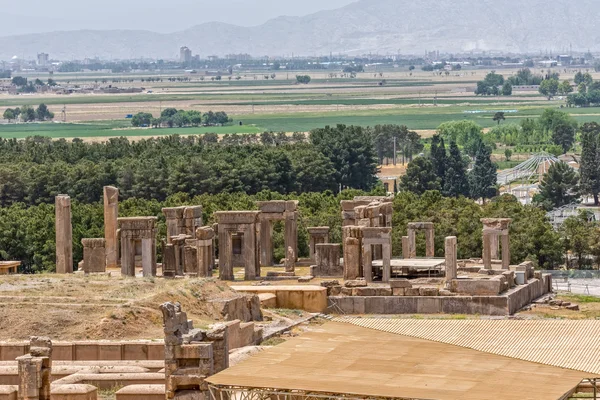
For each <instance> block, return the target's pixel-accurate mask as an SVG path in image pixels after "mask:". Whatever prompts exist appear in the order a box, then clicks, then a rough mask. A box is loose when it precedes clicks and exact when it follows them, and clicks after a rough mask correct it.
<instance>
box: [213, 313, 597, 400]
mask: <svg viewBox="0 0 600 400" xmlns="http://www.w3.org/2000/svg"><path fill="white" fill-rule="evenodd" d="M588 376H589V374H587V373H585V372H580V371H572V370H569V369H564V368H557V367H552V366H548V365H540V364H535V363H531V362H527V361H522V360H517V359H514V358H508V357H502V356H498V355H495V354H489V353H485V352H480V351H476V350H472V349H467V348H464V347H459V346H452V345H448V344H445V343H439V342H434V341H431V340H424V339H419V338H414V337H410V336H405V335H396V334H393V333H388V332H379V331H374V330H372V329H368V328H364V327H360V326H355V325H352V324H344V323H339V322H328V323H326V324H324V325H321V326H312V327H311V329H310V331H308V332H304V333H303V334H302V335H300V336H298V337H295V338H292V339H290V340H288V341H286V342H285V343H282V344H280V345H278V346H275V347H273V348H271V349H268V350H265V351H262V352H259V353H257V354H254V355H252V356H251V357H250V358H248V359H246V360H244V361H242V362H240V363H239V364H236V365H234V366H233V367H231V368H228V369H225V370H223V371H221V372H219V373H218V374H215V375H212V376H210V377H208V378H207V379H206V380H207V382H209V383H210V384H211V385H215V386H219V387H242V388H247V389H252V388H258V389H260V388H264V389H270V390H274V391H292V394H289V393H288V398H291V397H297V398H302V394H303V393H311V394H312V393H317V394H336V395H337V394H347V395H351V396H353V397H365V398H371V397H383V398H393V399H397V398H402V399H437V400H498V399H503V400H550V399H560V398H563V396H564V395H565V394H567V393H569V392H570V391H571V390H573V389H574V388H575V387H576V386H577V385H578V384H579V383H580V382H581V381H582V379H584V378H587V377H588ZM332 397H333V396H332Z"/></svg>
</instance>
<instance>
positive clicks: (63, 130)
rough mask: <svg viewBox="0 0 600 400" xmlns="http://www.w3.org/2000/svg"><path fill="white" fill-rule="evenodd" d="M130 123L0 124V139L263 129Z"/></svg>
mask: <svg viewBox="0 0 600 400" xmlns="http://www.w3.org/2000/svg"><path fill="white" fill-rule="evenodd" d="M130 126H131V125H130V123H129V122H120V121H119V122H109V123H106V124H102V123H91V124H62V123H42V124H18V125H15V124H11V125H0V137H2V138H5V139H8V138H16V139H23V138H26V137H29V136H36V135H39V136H47V137H51V138H76V137H79V138H89V137H108V136H115V137H118V136H162V135H182V136H188V135H201V134H204V133H216V134H219V135H223V134H227V133H244V134H247V133H260V132H262V130H261V129H259V128H257V127H254V126H218V127H190V128H162V129H126V128H129V127H130Z"/></svg>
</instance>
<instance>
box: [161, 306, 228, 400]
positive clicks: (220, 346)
mask: <svg viewBox="0 0 600 400" xmlns="http://www.w3.org/2000/svg"><path fill="white" fill-rule="evenodd" d="M160 309H161V311H162V314H163V327H164V332H165V389H166V398H167V399H178V398H180V399H183V398H190V399H192V398H196V397H195V396H196V395H197V394H199V393H205V394H207V391H208V386H207V384H206V382H205V379H206V378H207V377H209V376H211V375H213V374H215V373H217V372H219V371H222V370H224V369H225V368H228V367H229V344H228V337H227V327H226V326H225V325H220V326H218V327H216V328H215V329H212V330H209V331H203V330H200V329H194V328H193V324H192V321H189V320H188V319H187V314H186V313H185V312H183V311H182V310H181V305H179V303H164V304H162V305H161V306H160ZM186 396H189V397H186Z"/></svg>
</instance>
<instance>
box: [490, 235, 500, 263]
mask: <svg viewBox="0 0 600 400" xmlns="http://www.w3.org/2000/svg"><path fill="white" fill-rule="evenodd" d="M498 249H499V242H498V235H491V237H490V257H491V258H492V260H498V259H499V257H498Z"/></svg>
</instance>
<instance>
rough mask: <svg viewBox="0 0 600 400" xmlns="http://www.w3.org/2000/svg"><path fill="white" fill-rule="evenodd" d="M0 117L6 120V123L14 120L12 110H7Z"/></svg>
mask: <svg viewBox="0 0 600 400" xmlns="http://www.w3.org/2000/svg"><path fill="white" fill-rule="evenodd" d="M2 117H3V118H4V119H7V120H8V122H10V121H11V120H13V119H15V118H16V116H15V111H14V110H13V109H12V108H7V109H6V110H4V114H2Z"/></svg>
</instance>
